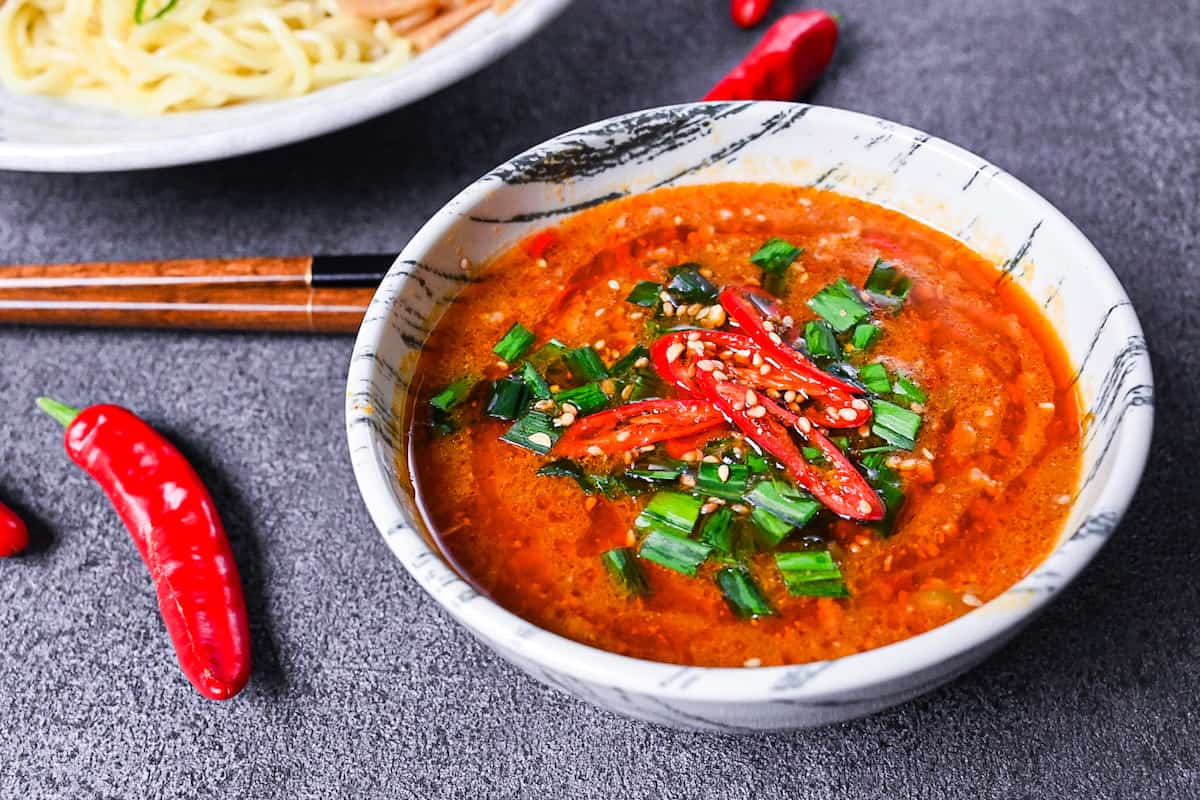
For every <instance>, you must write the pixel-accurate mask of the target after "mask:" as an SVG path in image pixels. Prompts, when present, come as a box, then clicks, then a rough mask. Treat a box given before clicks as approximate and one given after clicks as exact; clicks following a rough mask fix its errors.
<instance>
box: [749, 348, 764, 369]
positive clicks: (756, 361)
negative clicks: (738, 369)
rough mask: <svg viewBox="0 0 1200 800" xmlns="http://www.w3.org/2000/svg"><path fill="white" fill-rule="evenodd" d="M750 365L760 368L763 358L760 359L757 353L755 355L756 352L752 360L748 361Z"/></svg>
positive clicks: (760, 356)
mask: <svg viewBox="0 0 1200 800" xmlns="http://www.w3.org/2000/svg"><path fill="white" fill-rule="evenodd" d="M750 363H751V364H753V365H754V366H756V367H760V366H762V363H763V357H762V355H760V354H759V353H757V352H756V353H755V354H754V358H752V359H750Z"/></svg>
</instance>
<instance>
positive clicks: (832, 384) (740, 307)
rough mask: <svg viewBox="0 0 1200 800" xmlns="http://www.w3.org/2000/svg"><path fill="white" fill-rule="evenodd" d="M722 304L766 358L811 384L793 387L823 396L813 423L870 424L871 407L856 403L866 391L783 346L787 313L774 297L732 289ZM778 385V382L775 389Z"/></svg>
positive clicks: (725, 292) (838, 425)
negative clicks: (784, 323) (780, 328)
mask: <svg viewBox="0 0 1200 800" xmlns="http://www.w3.org/2000/svg"><path fill="white" fill-rule="evenodd" d="M720 301H721V306H722V308H724V309H725V312H726V313H727V314H728V315H729V316H730V318H732V319H733V321H734V322H736V323H737V324H738V325H740V326H741V328H742V330H743V331H744V332H745V334H746V335H747V336H749V337H750V338H751V339H752V340H754V343H755V344H757V345H758V346H759V348H760V350H761V352H762V354H763V355H764V356H767V357H770V358H771V359H772V360H774V361H775V362H777V363H778V364H779V365H780V366H782V367H786V368H787V369H789V370H791V371H792V372H794V373H795V374H796V375H798V376H802V378H803V379H804V380H805V381H806V383H807V384H808V385H803V386H796V387H792V388H794V389H796V390H797V391H800V390H803V391H804V392H805V394H807V395H809V396H812V397H817V396H821V395H822V394H823V395H824V396H823V398H822V400H821V406H822V408H821V410H820V412H817V413H816V414H815V415H814V421H816V422H818V423H819V424H821V425H825V426H827V427H831V428H857V427H859V426H860V425H865V424H866V423H867V422H868V421H870V419H871V406H870V405H869V404H868V403H866V402H863V401H861V400H860V401H859V402H857V403H856V402H855V401H854V400H855V396H856V395H860V394H863V389H861V388H859V387H858V386H855V385H854V384H852V383H848V382H847V381H844V380H842V379H840V378H837V377H834V376H833V375H830V374H829V373H828V372H826V371H825V370H823V369H821V368H820V367H818V366H817V365H816V364H814V363H812V362H811V361H809V360H808V359H807V358H805V357H804V355H803V354H802V353H800V352H798V351H797V350H795V349H794V348H792V347H789V346H788V345H786V344H784V342H783V337H782V336H781V335H780V333H779V331H778V330H777V328H779V327H781V326H782V319H783V316H784V314H783V311H782V309H780V308H779V304H778V303H776V302H775V298H773V297H771V296H770V295H767V294H764V293H763V292H759V291H755V290H753V289H748V288H746V287H744V286H730V287H727V288H725V289H723V290H722V291H721V295H720ZM768 326H769V327H768ZM777 386H778V383H776V386H774V387H772V388H776V387H777ZM815 387H821V389H820V390H819V389H817V388H815ZM821 390H823V391H821Z"/></svg>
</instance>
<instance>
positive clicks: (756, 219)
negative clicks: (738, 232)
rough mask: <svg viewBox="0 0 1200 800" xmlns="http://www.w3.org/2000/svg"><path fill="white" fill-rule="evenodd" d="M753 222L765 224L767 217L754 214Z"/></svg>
mask: <svg viewBox="0 0 1200 800" xmlns="http://www.w3.org/2000/svg"><path fill="white" fill-rule="evenodd" d="M754 220H755V221H756V222H766V221H767V215H766V214H755V215H754Z"/></svg>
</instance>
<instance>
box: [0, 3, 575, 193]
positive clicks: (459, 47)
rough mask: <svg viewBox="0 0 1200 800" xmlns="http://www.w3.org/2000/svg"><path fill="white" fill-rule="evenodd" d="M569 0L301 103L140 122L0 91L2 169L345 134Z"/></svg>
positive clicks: (130, 165) (499, 51)
mask: <svg viewBox="0 0 1200 800" xmlns="http://www.w3.org/2000/svg"><path fill="white" fill-rule="evenodd" d="M568 3H570V0H521V2H519V3H517V4H516V5H515V6H514V7H513V8H511V9H509V11H508V12H506V13H504V14H501V15H499V16H497V15H495V14H492V13H491V12H487V13H484V14H481V15H480V16H478V17H476V18H475V19H473V20H471V22H470V23H469V24H467V25H464V26H463V27H462V28H461V29H460V30H458V31H456V32H455V33H454V35H452V36H450V37H448V38H447V39H446V40H445V41H442V42H440V43H439V44H438V45H437V46H436V47H433V48H431V49H430V50H429V51H427V52H425V53H422V54H421V55H419V56H417V57H416V58H414V59H413V60H412V61H411V62H409V63H408V64H407V65H405V66H404V67H402V68H400V69H398V70H396V71H395V72H391V73H388V74H387V75H379V76H373V77H370V78H360V79H358V80H353V81H348V82H347V83H342V84H338V85H336V86H331V87H329V88H327V89H321V90H320V91H317V92H314V93H312V94H308V95H304V96H303V97H296V98H291V99H288V100H273V101H269V102H257V103H245V104H242V105H237V106H230V107H228V108H220V109H213V110H211V111H189V112H182V113H177V114H169V115H166V116H162V117H151V118H140V117H130V116H125V115H121V114H118V113H116V112H110V111H101V110H96V109H92V108H87V107H83V106H79V105H75V104H72V103H67V102H64V101H62V100H57V99H54V98H48V97H30V96H26V95H18V94H14V93H12V92H8V91H6V90H4V89H2V88H0V169H14V170H30V171H38V172H110V171H116V170H126V169H146V168H150V167H168V166H174V165H177V164H191V163H195V162H197V161H210V160H212V159H216V158H227V157H229V156H236V155H242V154H243V153H252V152H255V151H257V150H266V149H268V148H271V147H278V146H279V145H283V144H289V143H291V142H298V141H301V140H303V139H309V138H311V137H313V136H319V135H321V134H323V133H328V132H330V131H334V130H337V129H338V128H344V127H346V126H348V125H353V124H355V123H357V122H362V121H363V120H365V119H370V118H371V117H374V116H377V115H379V114H383V113H385V112H387V111H392V110H394V109H397V108H400V107H401V106H404V105H407V104H409V103H412V102H415V101H417V100H420V99H421V98H423V97H426V96H428V95H430V94H433V93H434V92H436V91H438V90H439V89H443V88H445V87H446V86H449V85H450V84H452V83H454V82H455V81H458V80H460V79H462V78H464V77H466V76H467V75H470V74H471V73H473V72H476V71H477V70H480V69H483V68H484V67H486V66H487V65H488V64H491V63H492V62H494V61H496V60H498V59H499V58H500V57H501V56H503V55H505V54H506V53H508V52H509V51H510V50H512V49H514V48H515V47H517V45H519V44H521V43H522V42H523V41H525V40H526V39H528V38H529V37H530V36H532V35H533V34H534V33H535V32H536V31H537V30H538V29H540V28H541V27H542V26H544V25H545V24H546V23H548V22H549V21H550V20H552V19H553V18H554V17H555V16H556V15H557V14H558V13H559V12H560V11H562V10H563V9H564V8H566V6H567V5H568Z"/></svg>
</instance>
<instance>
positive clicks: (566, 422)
mask: <svg viewBox="0 0 1200 800" xmlns="http://www.w3.org/2000/svg"><path fill="white" fill-rule="evenodd" d="M559 419H560V420H561V421H562V427H564V428H569V427H570V426H571V425H574V424H575V415H574V414H573V413H571V412H570V411H564V412H563V415H562V416H561V417H559Z"/></svg>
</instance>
